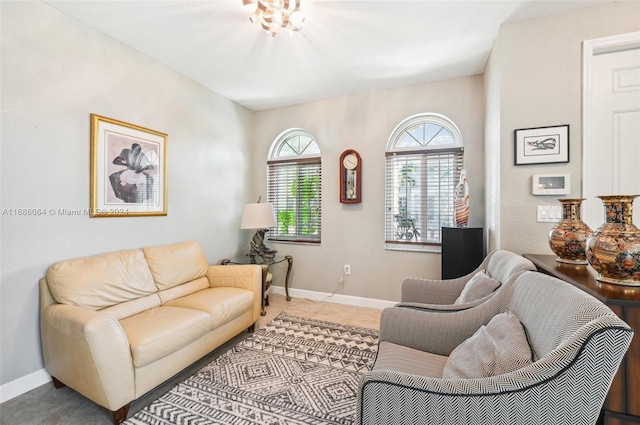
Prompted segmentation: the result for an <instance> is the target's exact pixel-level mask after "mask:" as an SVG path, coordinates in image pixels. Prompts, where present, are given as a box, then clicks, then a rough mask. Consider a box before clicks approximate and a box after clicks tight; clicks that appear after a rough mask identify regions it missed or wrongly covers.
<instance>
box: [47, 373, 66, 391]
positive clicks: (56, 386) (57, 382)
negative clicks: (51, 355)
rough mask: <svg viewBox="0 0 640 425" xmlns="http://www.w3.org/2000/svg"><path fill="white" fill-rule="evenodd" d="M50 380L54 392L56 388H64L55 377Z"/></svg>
mask: <svg viewBox="0 0 640 425" xmlns="http://www.w3.org/2000/svg"><path fill="white" fill-rule="evenodd" d="M51 379H53V387H54V388H55V389H56V390H57V389H58V388H62V387H66V385H65V384H64V383H63V382H60V381H58V380H57V379H56V377H55V376H52V377H51Z"/></svg>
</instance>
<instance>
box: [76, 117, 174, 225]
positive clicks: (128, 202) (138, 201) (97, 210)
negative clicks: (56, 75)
mask: <svg viewBox="0 0 640 425" xmlns="http://www.w3.org/2000/svg"><path fill="white" fill-rule="evenodd" d="M90 180H91V182H90V183H91V209H90V214H89V215H90V216H91V217H133V216H151V215H167V135H166V134H164V133H160V132H158V131H155V130H150V129H148V128H144V127H140V126H137V125H134V124H129V123H126V122H122V121H118V120H114V119H112V118H107V117H103V116H100V115H96V114H91V177H90Z"/></svg>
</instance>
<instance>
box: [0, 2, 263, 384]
mask: <svg viewBox="0 0 640 425" xmlns="http://www.w3.org/2000/svg"><path fill="white" fill-rule="evenodd" d="M0 7H1V8H2V10H1V14H2V17H1V19H2V22H1V28H2V46H1V48H2V76H1V78H2V80H1V82H2V98H1V106H2V117H1V120H2V121H1V126H2V145H1V152H2V156H1V160H2V163H1V167H0V171H1V178H2V180H1V188H2V190H1V193H2V199H1V202H2V204H1V208H2V209H5V208H6V209H13V208H45V209H47V210H48V209H55V210H57V209H58V208H66V209H83V208H88V207H89V115H90V114H91V113H97V114H100V115H105V116H107V117H111V118H115V119H119V120H123V121H127V122H130V123H134V124H137V125H141V126H144V127H148V128H152V129H154V130H158V131H162V132H165V133H167V134H168V135H169V141H168V154H167V158H168V164H169V168H168V179H169V185H168V186H169V193H168V200H169V215H168V216H166V217H134V218H89V217H88V216H86V215H83V216H60V215H52V214H47V215H45V216H9V215H2V217H1V225H2V227H1V228H0V231H1V238H0V247H1V250H2V255H1V257H0V258H1V274H0V279H1V280H0V291H1V295H0V310H1V313H0V314H1V319H0V326H1V330H2V333H1V340H0V349H1V358H2V369H1V371H0V373H1V376H0V383H2V384H5V383H7V382H10V381H12V380H15V379H16V378H19V377H23V376H25V375H27V374H30V373H32V372H35V371H38V370H40V369H41V368H42V367H43V364H42V358H41V357H42V355H41V350H40V332H39V321H38V320H39V311H38V308H39V307H38V306H39V298H38V279H40V278H41V277H43V276H44V274H45V271H46V268H47V267H48V266H49V265H51V264H52V263H53V262H55V261H58V260H63V259H67V258H73V257H79V256H85V255H91V254H96V253H101V252H107V251H112V250H116V249H124V248H135V247H142V246H147V245H154V244H164V243H173V242H179V241H182V240H188V239H192V240H196V241H198V242H200V243H201V244H202V246H203V247H204V249H205V252H206V254H207V257H208V259H209V260H210V261H211V262H217V261H219V260H220V259H221V258H224V257H226V256H228V255H230V254H233V253H234V252H236V251H237V250H238V249H239V248H240V246H244V245H245V243H246V241H244V240H240V232H239V227H240V226H239V224H240V214H241V211H242V205H243V204H244V202H245V201H246V198H245V197H246V195H247V193H248V192H250V189H249V180H250V179H249V174H250V173H251V168H250V166H249V158H248V154H247V153H248V151H249V150H250V147H249V143H248V135H247V134H246V133H247V130H248V129H249V128H251V118H252V115H253V114H252V112H250V111H248V110H247V109H245V108H242V107H239V106H238V105H237V104H235V103H233V102H231V101H229V100H227V99H225V98H223V97H222V96H220V95H217V94H215V93H212V92H211V91H209V90H206V89H204V88H203V87H202V86H199V85H197V84H195V83H194V82H193V81H191V80H188V79H187V78H185V77H182V76H180V75H179V74H177V73H175V72H174V71H171V70H169V69H168V68H166V67H164V66H162V65H160V64H159V63H157V62H155V61H152V60H150V59H149V58H147V57H145V56H143V55H141V54H139V53H137V52H136V51H134V50H132V49H130V48H128V47H126V46H124V45H122V44H120V43H118V42H116V41H114V40H112V39H110V38H107V37H105V36H103V35H102V34H100V33H98V32H97V31H95V30H92V29H89V28H88V27H86V26H84V25H81V24H79V23H78V22H77V21H75V20H73V19H71V18H68V17H67V16H65V15H63V14H61V13H60V12H58V11H56V10H55V9H52V8H51V7H50V6H47V5H46V4H44V3H41V2H4V1H3V2H1V3H0Z"/></svg>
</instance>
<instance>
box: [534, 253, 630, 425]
mask: <svg viewBox="0 0 640 425" xmlns="http://www.w3.org/2000/svg"><path fill="white" fill-rule="evenodd" d="M523 257H524V258H526V259H528V260H529V261H531V262H532V263H533V264H534V265H535V266H536V267H537V269H538V270H539V271H541V272H543V273H546V274H549V275H551V276H555V277H557V278H559V279H562V280H564V281H566V282H569V283H570V284H572V285H574V286H576V287H578V288H580V289H582V290H583V291H585V292H587V293H589V294H591V295H593V296H594V297H596V298H597V299H599V300H600V301H602V302H603V303H605V304H606V305H607V306H608V307H609V308H610V309H611V310H613V312H614V313H616V314H617V315H618V316H619V317H620V318H621V319H622V320H624V321H625V322H627V323H628V324H629V326H631V327H632V328H633V330H634V332H635V333H634V336H633V339H632V340H631V346H630V347H629V351H627V354H626V355H625V356H624V359H623V360H622V363H621V364H620V368H619V369H618V372H617V373H616V376H615V377H614V378H613V383H612V384H611V388H610V389H609V394H608V395H607V398H606V400H605V402H604V424H605V425H631V424H640V287H633V286H623V285H612V284H609V283H604V282H600V281H598V280H597V279H596V276H597V273H596V271H595V270H593V268H591V267H590V266H588V265H574V264H566V263H559V262H557V261H556V256H555V255H539V254H523Z"/></svg>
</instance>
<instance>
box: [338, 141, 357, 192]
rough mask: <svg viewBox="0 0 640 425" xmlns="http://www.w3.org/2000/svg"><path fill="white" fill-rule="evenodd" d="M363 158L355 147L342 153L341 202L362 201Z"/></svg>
mask: <svg viewBox="0 0 640 425" xmlns="http://www.w3.org/2000/svg"><path fill="white" fill-rule="evenodd" d="M361 188H362V158H360V154H359V153H358V152H356V151H354V150H353V149H347V150H346V151H344V152H342V155H340V202H341V203H343V204H358V203H360V202H362V190H361Z"/></svg>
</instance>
